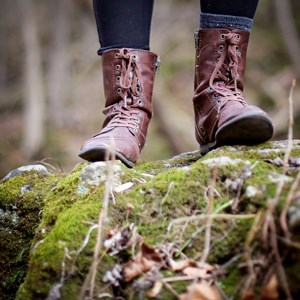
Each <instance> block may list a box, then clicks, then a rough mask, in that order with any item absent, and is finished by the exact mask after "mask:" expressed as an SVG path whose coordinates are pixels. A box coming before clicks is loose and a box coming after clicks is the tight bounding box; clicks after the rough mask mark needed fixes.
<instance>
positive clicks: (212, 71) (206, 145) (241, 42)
mask: <svg viewBox="0 0 300 300" xmlns="http://www.w3.org/2000/svg"><path fill="white" fill-rule="evenodd" d="M248 40H249V32H247V31H243V30H238V29H234V30H229V29H219V28H218V29H215V28H214V29H200V30H199V31H198V32H196V33H195V45H196V65H195V94H194V97H193V104H194V113H195V133H196V139H197V141H198V143H199V144H200V152H201V154H205V153H206V152H208V151H209V150H211V149H214V148H216V147H219V146H222V145H254V144H259V143H262V142H265V141H267V140H269V139H270V138H271V137H272V135H273V131H274V129H273V125H272V121H271V120H270V118H269V117H268V115H267V114H266V113H265V112H264V111H263V110H262V109H260V108H258V107H256V106H253V105H248V104H247V103H246V101H245V98H244V95H243V89H244V83H243V77H244V71H245V66H246V52H247V45H248Z"/></svg>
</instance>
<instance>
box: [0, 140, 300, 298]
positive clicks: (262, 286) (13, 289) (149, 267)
mask: <svg viewBox="0 0 300 300" xmlns="http://www.w3.org/2000/svg"><path fill="white" fill-rule="evenodd" d="M287 149H288V147H287V142H286V141H282V142H272V143H271V142H270V143H266V144H263V145H259V146H257V147H244V146H239V147H222V148H219V149H217V150H214V151H211V152H210V153H208V154H207V155H205V156H203V157H200V155H199V152H198V151H195V152H192V153H184V154H182V155H179V156H176V157H173V158H172V159H169V160H165V161H156V162H151V163H139V164H137V165H136V166H135V167H134V169H128V168H126V167H125V166H123V165H122V164H121V163H120V162H118V161H116V162H107V163H106V162H97V163H93V164H87V163H82V164H80V165H78V166H76V167H75V169H74V170H73V171H72V172H71V173H70V174H61V173H57V174H56V173H51V174H46V173H43V172H40V171H38V170H31V171H24V172H21V173H20V174H18V175H16V174H14V175H16V176H13V177H12V178H6V179H3V180H2V181H1V184H0V224H1V228H0V230H1V239H0V247H1V253H0V265H1V272H0V281H1V287H0V298H1V299H2V298H3V299H20V300H29V299H35V300H36V299H37V300H38V299H48V300H55V299H100V298H101V299H109V298H115V299H143V298H151V297H152V298H153V297H154V298H155V297H156V298H160V299H177V298H180V299H210V297H212V296H209V295H211V294H209V293H215V294H214V296H213V297H214V299H222V297H224V295H227V296H228V297H231V298H236V299H239V298H242V299H255V295H258V296H259V297H263V296H264V295H265V294H267V295H268V296H270V295H271V294H272V295H273V296H274V297H273V298H270V299H283V298H280V297H281V296H282V295H283V297H286V296H289V294H294V295H296V294H297V293H298V292H299V291H300V289H299V285H298V284H297V283H298V282H299V280H300V275H299V274H300V259H299V254H300V250H299V249H300V247H299V245H300V243H299V242H300V241H299V240H300V232H299V225H300V188H299V177H300V176H299V165H300V162H299V160H300V141H299V140H295V141H294V142H293V146H292V149H291V152H290V153H289V159H288V160H287V159H286V160H285V161H284V156H285V154H286V151H287ZM288 150H289V149H288ZM285 162H287V163H285ZM198 289H199V290H201V293H203V295H204V296H203V297H202V298H200V297H199V298H196V296H194V295H195V294H197V293H199V291H198ZM222 295H223V296H222ZM193 297H194V298H193ZM205 297H206V298H205ZM246 297H248V298H246ZM251 297H252V298H251ZM276 297H277V298H276ZM265 299H269V298H265Z"/></svg>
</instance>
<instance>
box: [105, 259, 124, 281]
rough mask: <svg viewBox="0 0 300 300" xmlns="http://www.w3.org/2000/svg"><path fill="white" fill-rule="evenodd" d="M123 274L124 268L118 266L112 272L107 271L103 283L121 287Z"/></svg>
mask: <svg viewBox="0 0 300 300" xmlns="http://www.w3.org/2000/svg"><path fill="white" fill-rule="evenodd" d="M121 273H122V266H121V265H119V264H116V265H115V266H114V268H113V269H112V270H110V271H107V272H106V273H105V274H104V276H103V279H102V280H103V282H109V283H111V284H112V285H113V286H120V281H121V279H122V278H123V276H122V275H121Z"/></svg>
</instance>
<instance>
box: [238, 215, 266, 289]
mask: <svg viewBox="0 0 300 300" xmlns="http://www.w3.org/2000/svg"><path fill="white" fill-rule="evenodd" d="M263 217H264V214H263V211H262V210H259V211H258V212H257V214H256V217H255V220H254V222H253V225H252V227H251V229H250V231H249V233H248V236H247V239H246V242H245V246H244V253H243V256H244V259H245V261H246V263H247V267H248V272H249V276H248V277H247V279H246V282H245V290H248V289H249V287H250V286H252V284H253V282H254V281H255V279H256V276H255V272H254V267H253V261H252V260H251V257H250V245H251V243H252V241H253V240H254V238H255V236H256V235H257V233H258V231H259V230H260V228H261V225H262V223H263Z"/></svg>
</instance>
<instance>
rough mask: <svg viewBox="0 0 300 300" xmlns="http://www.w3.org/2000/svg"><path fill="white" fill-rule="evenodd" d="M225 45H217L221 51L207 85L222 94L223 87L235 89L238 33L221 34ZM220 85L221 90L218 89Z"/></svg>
mask: <svg viewBox="0 0 300 300" xmlns="http://www.w3.org/2000/svg"><path fill="white" fill-rule="evenodd" d="M223 39H224V41H225V46H223V45H221V46H222V48H220V47H219V49H220V51H221V52H222V54H221V56H220V58H219V61H218V63H217V65H216V67H215V69H214V70H213V72H212V75H211V78H210V81H209V85H210V87H211V88H212V89H214V90H215V91H216V92H220V93H221V94H222V89H223V88H224V87H227V88H228V87H229V88H230V89H232V90H233V91H235V92H236V91H237V90H238V89H237V76H238V75H237V74H238V63H239V55H238V54H239V52H238V46H237V45H238V41H239V35H237V34H235V33H232V32H230V33H227V34H224V35H223ZM218 87H221V91H219V90H218Z"/></svg>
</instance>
